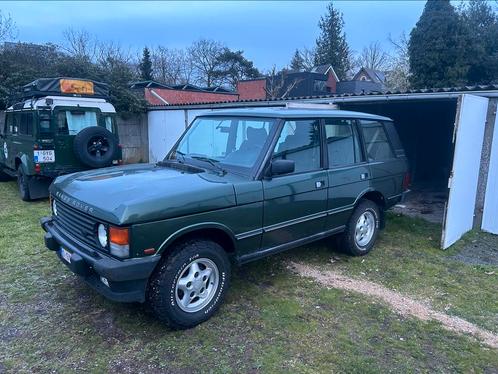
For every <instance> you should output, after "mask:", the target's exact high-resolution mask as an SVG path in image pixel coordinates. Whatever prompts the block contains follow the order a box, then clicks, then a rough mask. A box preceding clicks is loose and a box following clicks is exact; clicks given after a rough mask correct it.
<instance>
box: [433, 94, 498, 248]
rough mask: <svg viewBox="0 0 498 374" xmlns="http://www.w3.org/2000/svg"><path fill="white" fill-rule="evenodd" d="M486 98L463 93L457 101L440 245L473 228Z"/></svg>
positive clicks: (450, 243)
mask: <svg viewBox="0 0 498 374" xmlns="http://www.w3.org/2000/svg"><path fill="white" fill-rule="evenodd" d="M488 102H489V100H488V99H486V98H484V97H480V96H474V95H468V94H465V95H462V96H460V98H459V102H458V112H457V118H456V123H455V131H454V136H453V142H454V146H455V150H454V156H453V169H452V172H451V175H450V179H449V181H448V188H449V192H450V193H449V198H448V201H447V203H446V207H445V216H444V221H443V235H442V238H441V247H442V248H443V249H446V248H448V247H449V246H451V245H452V244H454V243H455V242H456V241H457V240H459V239H460V238H461V237H462V236H463V235H464V234H465V233H466V232H467V231H469V230H471V229H472V225H473V221H474V208H475V203H476V194H477V185H478V179H479V166H480V162H481V153H482V144H483V138H484V128H485V124H486V114H487V109H488Z"/></svg>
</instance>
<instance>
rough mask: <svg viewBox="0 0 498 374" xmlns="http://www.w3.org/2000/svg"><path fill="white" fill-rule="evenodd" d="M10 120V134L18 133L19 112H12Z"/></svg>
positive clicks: (19, 123)
mask: <svg viewBox="0 0 498 374" xmlns="http://www.w3.org/2000/svg"><path fill="white" fill-rule="evenodd" d="M12 119H13V121H12V131H11V132H12V134H18V133H19V127H20V125H21V113H14V115H13V118H12Z"/></svg>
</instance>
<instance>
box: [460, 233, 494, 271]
mask: <svg viewBox="0 0 498 374" xmlns="http://www.w3.org/2000/svg"><path fill="white" fill-rule="evenodd" d="M451 258H452V259H454V260H457V261H461V262H463V263H466V264H469V265H494V266H498V236H493V235H479V237H478V238H476V239H474V240H472V241H470V242H469V243H467V244H465V246H464V247H463V248H462V250H461V251H460V252H459V253H458V254H456V255H454V256H451Z"/></svg>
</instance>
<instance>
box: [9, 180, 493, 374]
mask: <svg viewBox="0 0 498 374" xmlns="http://www.w3.org/2000/svg"><path fill="white" fill-rule="evenodd" d="M0 196H2V199H1V200H0V220H1V226H0V373H1V372H2V371H7V372H16V373H17V372H48V371H55V372H70V371H75V370H81V371H87V372H99V373H100V372H124V373H135V372H147V373H154V372H175V373H176V372H185V373H188V372H198V371H201V372H210V371H211V372H236V373H240V372H275V371H283V372H296V371H299V372H313V373H315V372H358V373H368V372H372V373H376V372H382V373H384V372H397V373H398V372H433V371H437V372H484V373H497V372H498V351H497V350H493V349H491V348H488V347H487V346H485V345H483V344H481V343H479V342H478V341H476V340H475V339H473V338H471V337H468V336H465V335H459V334H457V333H453V332H449V331H446V330H445V329H443V328H442V327H441V325H440V324H439V323H437V322H423V321H419V320H417V319H414V318H405V317H402V316H400V315H398V314H396V313H394V312H393V311H391V310H390V309H389V307H388V306H386V305H384V304H382V303H380V302H378V301H376V300H375V299H372V298H369V297H366V296H362V295H359V294H356V293H353V292H346V291H341V290H336V289H327V288H325V287H322V286H320V285H319V284H317V283H315V282H313V281H311V280H309V279H306V278H301V277H299V276H297V275H294V274H293V273H292V272H290V271H289V270H288V269H287V267H286V264H287V263H288V262H289V261H295V262H302V263H306V264H309V265H313V266H316V267H318V268H323V269H327V270H335V271H339V272H341V273H343V274H348V275H351V276H354V277H357V278H360V279H364V280H370V281H373V282H376V283H379V284H382V285H384V286H386V287H388V288H390V289H396V290H397V291H399V292H401V293H403V294H406V295H409V296H412V297H414V298H418V299H420V300H426V301H428V302H430V304H431V305H432V306H433V307H434V308H435V309H437V310H441V311H445V312H446V313H447V314H449V315H454V316H459V317H462V318H464V319H466V320H468V321H470V322H473V323H475V324H477V325H478V326H480V327H482V328H485V329H487V330H489V331H492V332H494V333H495V334H496V333H498V296H497V284H498V268H497V267H496V266H491V265H489V266H483V265H469V264H466V263H463V262H460V261H457V260H455V259H454V256H455V255H456V254H458V253H459V251H461V250H462V248H463V246H465V245H466V244H468V243H471V242H473V241H475V240H479V238H480V237H481V236H483V235H484V234H478V233H472V234H470V235H469V236H468V237H467V238H466V239H465V240H463V241H462V243H460V244H459V245H457V246H455V248H452V249H450V250H449V251H445V252H443V251H441V250H439V249H438V241H439V231H440V227H438V226H437V225H433V224H429V223H425V222H423V221H419V220H415V219H409V218H405V217H397V216H395V215H390V216H389V219H388V222H387V228H386V230H385V231H384V232H382V234H381V236H380V240H379V243H378V245H377V247H376V249H375V251H374V252H372V253H371V254H370V255H368V256H366V257H362V258H352V257H348V256H346V255H344V254H342V253H340V252H334V251H333V248H332V247H330V246H327V244H328V243H327V241H322V242H319V243H317V244H315V245H310V246H306V247H301V248H298V249H296V250H293V251H290V252H287V253H285V254H282V255H279V256H274V257H271V258H268V259H265V260H261V261H259V262H256V263H253V264H250V265H247V266H244V267H242V268H239V269H235V271H234V276H233V283H232V287H231V289H230V290H229V292H228V297H227V299H226V301H225V303H224V304H223V306H222V307H221V309H220V310H219V312H218V313H217V314H216V315H215V316H214V318H212V319H211V320H209V321H208V322H206V323H204V324H202V325H200V326H198V327H196V328H194V329H191V330H188V331H170V330H168V329H167V328H165V327H164V326H163V325H161V324H160V323H158V322H157V321H155V320H154V319H153V318H152V317H151V316H150V315H149V314H148V313H147V310H146V308H145V307H143V306H141V305H136V304H133V305H129V304H117V303H113V302H110V301H107V300H106V299H104V298H103V297H101V296H99V295H98V294H96V293H95V292H94V291H92V290H91V289H90V288H88V287H87V286H86V285H85V284H84V283H83V282H82V281H80V280H79V279H78V278H77V277H76V276H74V275H73V274H72V273H70V272H69V270H68V269H67V268H66V267H65V266H64V265H63V264H62V263H60V262H59V260H58V259H57V258H56V256H55V255H54V254H53V253H50V252H49V251H47V250H46V249H44V245H43V232H42V230H41V228H40V227H39V224H38V219H39V217H41V216H43V215H46V214H48V212H49V207H48V201H39V202H34V203H25V202H22V201H21V200H20V199H19V198H18V195H17V190H16V185H15V183H13V182H12V183H10V182H9V183H2V184H0ZM331 259H333V260H332V261H331Z"/></svg>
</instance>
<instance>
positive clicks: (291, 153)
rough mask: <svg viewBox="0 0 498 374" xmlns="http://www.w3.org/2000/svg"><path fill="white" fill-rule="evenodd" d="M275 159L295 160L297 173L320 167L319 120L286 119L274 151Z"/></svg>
mask: <svg viewBox="0 0 498 374" xmlns="http://www.w3.org/2000/svg"><path fill="white" fill-rule="evenodd" d="M273 159H284V160H293V161H294V162H295V172H296V173H301V172H305V171H311V170H318V169H320V128H319V125H318V121H317V120H298V121H286V122H285V124H284V126H283V128H282V132H281V133H280V136H279V138H278V141H277V144H276V146H275V150H274V151H273Z"/></svg>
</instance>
